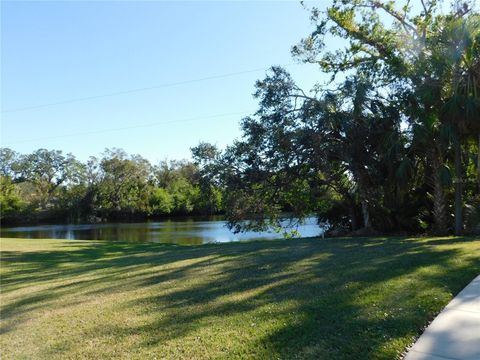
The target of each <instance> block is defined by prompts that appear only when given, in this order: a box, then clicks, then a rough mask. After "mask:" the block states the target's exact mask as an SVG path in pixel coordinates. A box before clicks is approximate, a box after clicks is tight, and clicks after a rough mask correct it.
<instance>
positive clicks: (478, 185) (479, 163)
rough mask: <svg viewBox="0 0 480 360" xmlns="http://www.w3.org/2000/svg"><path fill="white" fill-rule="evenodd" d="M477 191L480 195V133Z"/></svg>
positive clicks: (479, 137)
mask: <svg viewBox="0 0 480 360" xmlns="http://www.w3.org/2000/svg"><path fill="white" fill-rule="evenodd" d="M477 191H478V193H479V194H480V132H479V133H478V149H477Z"/></svg>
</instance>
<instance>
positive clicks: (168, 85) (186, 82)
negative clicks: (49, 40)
mask: <svg viewBox="0 0 480 360" xmlns="http://www.w3.org/2000/svg"><path fill="white" fill-rule="evenodd" d="M290 65H293V64H292V63H290V64H285V65H282V66H284V67H286V66H290ZM267 69H269V68H258V69H252V70H246V71H238V72H233V73H228V74H222V75H214V76H207V77H203V78H199V79H192V80H184V81H178V82H172V83H165V84H160V85H156V86H149V87H144V88H136V89H130V90H123V91H116V92H112V93H108V94H100V95H92V96H85V97H79V98H73V99H68V100H62V101H57V102H52V103H46V104H39V105H33V106H26V107H21V108H16V109H9V110H2V111H1V113H2V114H6V113H13V112H19V111H26V110H33V109H40V108H44V107H48V106H55V105H63V104H71V103H76V102H81V101H88V100H94V99H100V98H105V97H111V96H118V95H125V94H132V93H136V92H142V91H148V90H155V89H162V88H167V87H172V86H177V85H186V84H191V83H196V82H201V81H207V80H215V79H222V78H226V77H232V76H237V75H243V74H250V73H254V72H258V71H262V70H263V71H265V70H267Z"/></svg>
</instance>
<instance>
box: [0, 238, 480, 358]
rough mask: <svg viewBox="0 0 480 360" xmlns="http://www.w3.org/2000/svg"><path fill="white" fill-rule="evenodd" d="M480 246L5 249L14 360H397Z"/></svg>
mask: <svg viewBox="0 0 480 360" xmlns="http://www.w3.org/2000/svg"><path fill="white" fill-rule="evenodd" d="M479 273H480V238H479V237H470V238H467V237H465V238H369V239H365V238H363V239H360V238H356V239H325V240H321V239H296V240H281V241H264V242H251V243H232V244H223V245H204V246H188V247H180V246H178V247H177V246H172V245H161V244H145V243H144V244H133V243H121V242H118V243H112V242H101V241H68V240H28V239H25V240H24V239H1V335H0V337H1V340H0V348H1V357H2V359H12V358H13V359H76V358H92V359H109V358H112V359H113V358H115V359H119V358H128V359H155V358H156V359H227V358H228V359H232V358H233V359H237V358H241V359H362V360H364V359H394V358H401V357H402V353H403V352H404V351H405V349H406V348H407V346H408V345H409V344H411V343H412V341H414V340H415V337H416V336H418V335H419V334H420V333H421V331H422V329H423V328H424V327H425V326H426V325H427V324H428V323H429V321H431V320H432V319H433V318H434V316H435V315H436V314H437V313H438V312H439V311H440V310H441V309H442V308H443V306H445V305H446V304H447V303H448V302H449V301H450V299H452V297H453V296H454V295H455V294H457V293H458V292H459V291H460V290H461V289H462V288H463V287H464V286H465V285H467V284H468V283H469V282H470V281H471V280H472V279H473V278H474V277H475V276H476V275H478V274H479Z"/></svg>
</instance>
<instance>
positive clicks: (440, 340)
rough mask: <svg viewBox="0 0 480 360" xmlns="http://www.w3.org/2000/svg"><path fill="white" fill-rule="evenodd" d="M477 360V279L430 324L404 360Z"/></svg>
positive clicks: (479, 345)
mask: <svg viewBox="0 0 480 360" xmlns="http://www.w3.org/2000/svg"><path fill="white" fill-rule="evenodd" d="M444 359H455V360H480V275H479V276H477V277H476V278H475V279H474V280H473V281H472V282H471V283H470V284H469V285H468V286H467V287H466V288H465V289H463V290H462V291H461V292H460V293H459V294H458V295H457V296H456V297H455V298H454V299H453V300H452V301H450V303H449V304H448V305H447V306H446V307H445V309H443V311H442V312H441V313H440V314H439V315H438V316H437V317H436V318H435V319H434V320H433V322H432V323H431V324H430V326H429V327H428V328H427V329H426V330H425V332H424V333H423V334H422V336H420V338H419V339H418V341H417V342H416V343H415V344H414V345H413V347H412V348H411V349H410V351H409V352H408V353H407V356H406V357H405V360H444Z"/></svg>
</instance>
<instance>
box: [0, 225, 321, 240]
mask: <svg viewBox="0 0 480 360" xmlns="http://www.w3.org/2000/svg"><path fill="white" fill-rule="evenodd" d="M297 230H298V232H299V233H300V236H304V237H308V236H318V235H321V229H320V227H319V226H318V225H317V223H316V220H315V219H314V218H310V219H307V221H306V222H305V224H303V225H301V226H299V227H298V228H297ZM1 236H2V237H20V238H31V239H43V238H52V239H76V240H111V241H115V240H123V241H146V242H156V243H173V244H182V245H198V244H207V243H215V242H230V241H240V240H242V241H245V240H260V239H281V238H283V236H282V234H278V233H275V232H246V233H240V234H234V233H232V232H231V231H230V230H228V228H227V227H226V226H225V221H222V220H207V221H205V220H203V221H199V220H194V219H188V220H182V221H179V220H166V221H161V222H145V223H106V224H86V225H41V226H28V227H15V228H5V229H1Z"/></svg>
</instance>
